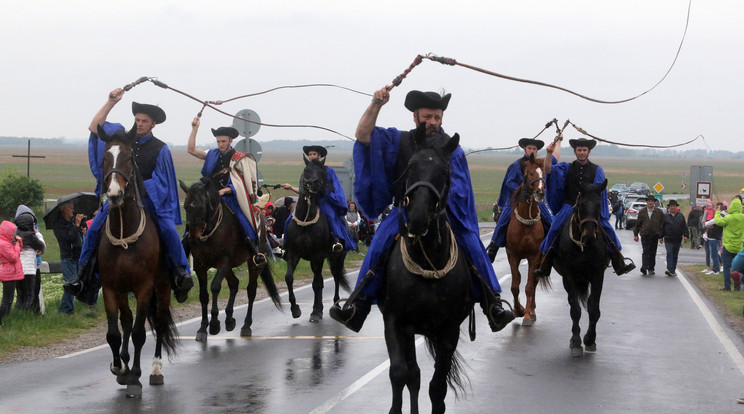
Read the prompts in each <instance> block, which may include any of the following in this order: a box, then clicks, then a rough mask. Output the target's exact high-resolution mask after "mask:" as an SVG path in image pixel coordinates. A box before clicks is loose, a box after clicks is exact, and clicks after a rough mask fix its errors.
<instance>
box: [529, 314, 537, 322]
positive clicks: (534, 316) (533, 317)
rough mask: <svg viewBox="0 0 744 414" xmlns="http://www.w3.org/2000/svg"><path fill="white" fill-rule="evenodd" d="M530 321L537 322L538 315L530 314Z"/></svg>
mask: <svg viewBox="0 0 744 414" xmlns="http://www.w3.org/2000/svg"><path fill="white" fill-rule="evenodd" d="M530 319H532V321H533V322H537V315H535V314H534V313H530Z"/></svg>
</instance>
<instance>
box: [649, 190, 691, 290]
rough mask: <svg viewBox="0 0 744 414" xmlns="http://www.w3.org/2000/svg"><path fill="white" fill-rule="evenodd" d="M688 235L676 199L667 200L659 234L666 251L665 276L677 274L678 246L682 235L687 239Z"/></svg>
mask: <svg viewBox="0 0 744 414" xmlns="http://www.w3.org/2000/svg"><path fill="white" fill-rule="evenodd" d="M639 216H640V214H639ZM689 236H690V234H689V231H688V230H687V221H686V220H685V217H684V216H683V215H682V214H680V213H679V204H677V200H669V204H667V214H665V215H664V220H663V221H662V224H661V235H660V240H659V242H660V243H661V242H662V241H663V242H664V246H665V247H666V251H667V255H666V264H667V270H666V272H664V273H665V274H666V275H667V276H677V257H678V256H679V248H680V247H681V246H682V237H684V239H685V241H687V239H688V238H689Z"/></svg>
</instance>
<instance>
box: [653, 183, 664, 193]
mask: <svg viewBox="0 0 744 414" xmlns="http://www.w3.org/2000/svg"><path fill="white" fill-rule="evenodd" d="M654 190H655V191H656V193H657V194H658V193H660V192H662V191H664V186H663V185H661V183H656V184H655V185H654Z"/></svg>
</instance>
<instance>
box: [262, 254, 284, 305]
mask: <svg viewBox="0 0 744 414" xmlns="http://www.w3.org/2000/svg"><path fill="white" fill-rule="evenodd" d="M259 275H260V276H261V281H262V282H263V284H264V286H266V291H267V292H269V297H271V301H272V302H274V306H276V307H277V309H279V310H283V309H282V299H281V298H280V297H279V291H278V290H277V288H276V283H274V272H273V271H272V270H271V265H269V264H268V263H267V264H266V266H265V267H264V268H263V269H262V270H261V273H260V274H259Z"/></svg>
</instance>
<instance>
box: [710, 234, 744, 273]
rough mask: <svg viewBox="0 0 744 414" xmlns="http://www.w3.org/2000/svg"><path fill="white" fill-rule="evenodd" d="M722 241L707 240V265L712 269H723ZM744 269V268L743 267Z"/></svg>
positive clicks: (716, 270)
mask: <svg viewBox="0 0 744 414" xmlns="http://www.w3.org/2000/svg"><path fill="white" fill-rule="evenodd" d="M720 250H721V241H720V240H715V239H710V240H706V241H705V265H706V266H708V267H710V270H712V271H714V272H718V271H720V270H721V263H720V262H721V255H720V254H719V251H720ZM742 270H744V269H742Z"/></svg>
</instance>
